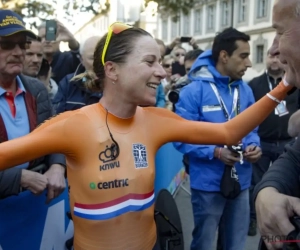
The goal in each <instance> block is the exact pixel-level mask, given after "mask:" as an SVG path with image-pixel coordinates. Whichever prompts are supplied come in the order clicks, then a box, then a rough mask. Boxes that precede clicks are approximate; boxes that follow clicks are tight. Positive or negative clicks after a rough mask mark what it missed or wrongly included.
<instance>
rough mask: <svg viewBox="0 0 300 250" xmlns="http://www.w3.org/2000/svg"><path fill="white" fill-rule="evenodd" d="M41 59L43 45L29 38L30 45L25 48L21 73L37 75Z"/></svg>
mask: <svg viewBox="0 0 300 250" xmlns="http://www.w3.org/2000/svg"><path fill="white" fill-rule="evenodd" d="M42 61H43V47H42V43H41V41H39V39H37V40H33V39H32V40H31V44H30V47H29V48H28V49H26V54H25V60H24V68H23V74H24V75H26V76H31V77H37V76H38V73H39V71H40V69H41V66H42Z"/></svg>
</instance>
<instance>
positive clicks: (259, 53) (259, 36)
mask: <svg viewBox="0 0 300 250" xmlns="http://www.w3.org/2000/svg"><path fill="white" fill-rule="evenodd" d="M273 4H274V0H251V1H250V0H199V1H198V2H197V3H196V4H195V6H194V8H193V9H192V10H191V11H190V13H189V14H188V15H183V14H182V13H181V14H180V16H179V19H178V21H177V22H174V21H172V17H170V16H168V15H167V14H166V15H163V14H160V15H159V16H158V23H157V25H158V26H157V35H158V38H160V39H162V40H163V41H164V42H165V43H166V44H169V43H171V41H172V40H173V39H174V38H175V37H178V36H192V37H194V38H195V39H196V40H197V43H198V45H199V46H200V48H201V49H209V48H211V46H212V41H213V39H214V36H215V34H216V33H217V32H219V31H222V30H223V29H224V28H226V27H229V26H233V27H234V28H236V29H238V30H239V31H242V32H245V33H247V34H249V35H250V36H251V41H250V46H251V56H250V58H251V61H252V64H253V67H252V68H251V69H248V70H247V72H246V75H245V77H244V79H245V80H246V81H248V80H250V79H252V78H253V77H255V76H257V75H259V74H261V73H262V72H263V71H264V70H265V58H266V53H267V50H268V49H269V47H270V46H271V44H272V42H273V38H274V36H275V31H274V30H273V28H272V6H273Z"/></svg>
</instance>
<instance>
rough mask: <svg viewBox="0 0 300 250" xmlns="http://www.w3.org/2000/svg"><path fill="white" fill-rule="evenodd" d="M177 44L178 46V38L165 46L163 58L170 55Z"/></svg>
mask: <svg viewBox="0 0 300 250" xmlns="http://www.w3.org/2000/svg"><path fill="white" fill-rule="evenodd" d="M178 44H180V37H176V38H175V39H174V40H173V41H172V43H171V44H170V45H168V46H167V48H166V53H165V56H166V55H169V54H171V52H172V50H173V49H174V47H175V46H176V45H178Z"/></svg>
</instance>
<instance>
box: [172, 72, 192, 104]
mask: <svg viewBox="0 0 300 250" xmlns="http://www.w3.org/2000/svg"><path fill="white" fill-rule="evenodd" d="M189 83H191V81H190V80H189V79H188V78H187V77H182V78H180V79H179V80H178V81H177V82H176V83H175V84H174V85H173V86H172V87H171V90H170V92H169V94H168V99H169V100H170V102H171V103H173V104H175V103H177V102H178V100H179V93H180V91H181V89H182V88H183V87H184V86H186V85H188V84H189Z"/></svg>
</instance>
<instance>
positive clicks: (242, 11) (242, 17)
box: [238, 0, 247, 23]
mask: <svg viewBox="0 0 300 250" xmlns="http://www.w3.org/2000/svg"><path fill="white" fill-rule="evenodd" d="M246 2H247V0H239V8H238V22H239V23H243V22H245V21H246V18H247V3H246Z"/></svg>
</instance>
